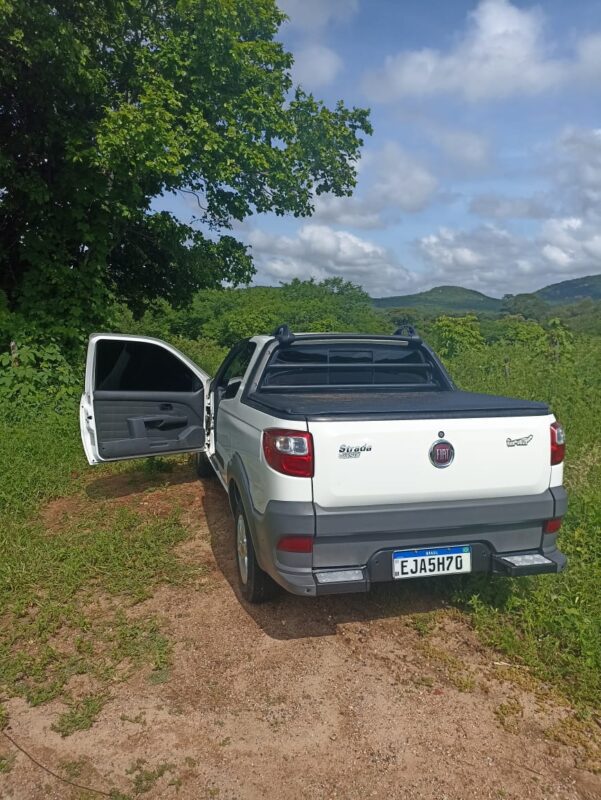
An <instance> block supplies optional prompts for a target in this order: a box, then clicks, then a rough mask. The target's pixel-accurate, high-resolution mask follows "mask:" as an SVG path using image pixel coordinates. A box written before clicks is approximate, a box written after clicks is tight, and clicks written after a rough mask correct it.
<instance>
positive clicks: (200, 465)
mask: <svg viewBox="0 0 601 800" xmlns="http://www.w3.org/2000/svg"><path fill="white" fill-rule="evenodd" d="M194 469H195V470H196V475H197V476H198V477H199V478H202V479H203V480H206V479H207V478H214V477H215V470H214V469H213V467H212V466H211V462H210V461H209V457H208V455H207V454H206V453H194Z"/></svg>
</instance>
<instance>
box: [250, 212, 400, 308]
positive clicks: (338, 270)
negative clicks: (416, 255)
mask: <svg viewBox="0 0 601 800" xmlns="http://www.w3.org/2000/svg"><path fill="white" fill-rule="evenodd" d="M248 241H249V244H251V245H252V252H253V257H254V259H255V264H256V266H257V276H256V278H255V280H256V282H257V283H277V282H279V281H290V280H292V279H293V278H301V279H303V280H306V279H308V278H315V279H317V280H323V279H324V278H329V277H336V276H341V277H343V278H344V279H345V280H350V281H353V282H355V283H359V284H361V285H362V286H363V287H364V288H365V289H366V290H367V291H368V292H370V293H371V294H373V295H379V294H391V293H394V292H395V291H411V286H412V278H411V276H410V275H409V273H408V272H407V270H405V269H404V268H403V267H402V266H401V265H400V264H399V263H398V262H397V261H396V259H395V257H394V256H393V255H392V254H391V253H390V252H389V251H388V250H386V248H384V247H381V246H380V245H377V244H375V243H373V242H370V241H367V240H366V239H361V238H360V237H358V236H355V235H354V234H352V233H349V232H347V231H336V230H333V229H332V228H330V227H328V226H327V225H314V224H306V225H303V226H302V227H301V228H300V229H299V230H298V231H297V233H296V234H295V235H294V236H277V235H274V234H270V233H266V232H264V231H260V230H254V231H252V232H251V234H250V236H249V239H248Z"/></svg>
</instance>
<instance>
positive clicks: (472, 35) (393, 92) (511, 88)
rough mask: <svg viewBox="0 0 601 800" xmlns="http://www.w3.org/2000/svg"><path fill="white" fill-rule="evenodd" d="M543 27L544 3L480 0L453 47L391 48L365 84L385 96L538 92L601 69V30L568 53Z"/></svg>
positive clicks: (383, 98) (375, 95) (371, 93)
mask: <svg viewBox="0 0 601 800" xmlns="http://www.w3.org/2000/svg"><path fill="white" fill-rule="evenodd" d="M544 34H545V30H544V19H543V16H542V13H541V11H540V10H539V9H538V8H530V9H522V8H519V7H517V6H515V5H512V3H510V2H509V0H481V2H480V3H479V5H478V6H477V7H476V8H475V9H474V11H472V12H471V13H470V14H469V16H468V24H467V29H466V31H465V32H464V34H463V35H462V36H461V38H460V39H459V40H458V41H457V43H456V45H455V46H454V47H452V48H450V49H449V50H448V51H446V52H445V51H441V50H435V49H432V48H424V49H422V50H413V51H412V50H405V51H401V52H399V53H397V54H396V55H392V56H388V57H387V58H386V60H385V62H384V66H383V67H382V68H381V69H379V70H376V71H372V72H370V73H368V74H367V75H366V76H365V80H364V88H365V91H366V92H367V94H368V96H369V97H370V99H372V100H376V101H381V102H391V101H394V100H396V99H398V98H401V97H410V96H414V97H418V96H425V95H435V94H443V93H452V94H457V95H460V96H463V97H464V98H465V99H467V100H469V101H478V100H485V99H499V98H507V97H511V96H517V95H522V96H529V95H536V94H539V93H541V92H545V91H548V90H550V89H555V88H557V87H560V86H562V85H565V84H566V83H568V82H572V81H581V80H588V79H594V77H595V75H598V74H599V69H600V67H601V35H592V36H588V37H586V38H584V39H581V40H580V41H579V42H578V43H577V46H576V48H575V52H574V54H573V55H572V57H571V58H569V59H568V58H559V57H557V56H556V55H554V53H553V47H552V45H551V44H550V43H549V42H547V41H546V39H545V35H544Z"/></svg>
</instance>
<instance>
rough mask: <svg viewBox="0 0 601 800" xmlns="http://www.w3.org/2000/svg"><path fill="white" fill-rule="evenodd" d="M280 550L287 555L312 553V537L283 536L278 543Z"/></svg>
mask: <svg viewBox="0 0 601 800" xmlns="http://www.w3.org/2000/svg"><path fill="white" fill-rule="evenodd" d="M277 549H278V550H283V551H284V552H286V553H312V552H313V537H312V536H282V538H281V539H280V541H279V542H278V548H277Z"/></svg>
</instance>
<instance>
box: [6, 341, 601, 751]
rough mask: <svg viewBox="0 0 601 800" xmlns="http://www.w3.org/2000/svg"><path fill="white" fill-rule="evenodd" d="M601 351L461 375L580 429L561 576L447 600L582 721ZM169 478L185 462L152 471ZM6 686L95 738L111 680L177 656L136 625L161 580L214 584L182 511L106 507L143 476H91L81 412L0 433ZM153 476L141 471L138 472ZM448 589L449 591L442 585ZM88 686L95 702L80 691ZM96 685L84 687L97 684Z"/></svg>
mask: <svg viewBox="0 0 601 800" xmlns="http://www.w3.org/2000/svg"><path fill="white" fill-rule="evenodd" d="M600 364H601V342H600V341H599V340H598V339H586V338H582V339H581V340H578V341H577V342H576V343H575V346H574V348H573V349H572V350H570V351H569V352H568V353H567V354H564V355H563V356H562V357H561V358H556V357H554V356H553V355H552V354H551V355H549V357H548V358H541V357H534V356H533V355H532V354H531V350H530V348H527V347H523V348H522V347H520V346H517V345H516V346H514V347H512V348H509V349H508V348H507V346H506V345H493V346H489V347H486V348H484V349H481V350H478V351H473V352H467V353H463V354H462V355H461V356H459V357H457V358H455V359H454V360H452V361H451V362H450V363H449V367H450V369H451V371H452V373H453V375H454V376H455V377H456V379H457V381H458V383H459V384H460V385H462V386H463V387H465V388H469V389H474V390H482V391H492V392H495V393H504V394H510V395H518V396H523V397H531V398H538V399H544V400H548V401H549V402H550V403H551V405H552V407H553V409H554V411H555V413H556V414H557V416H558V417H559V418H560V419H561V420H562V422H563V423H564V424H565V426H566V428H567V433H568V464H567V471H566V482H567V486H568V488H569V491H570V509H569V513H568V516H567V518H566V521H565V523H564V526H563V528H562V532H561V537H560V544H561V547H562V549H563V550H564V551H565V552H566V553H567V555H568V557H569V559H570V565H569V569H568V570H567V572H566V573H564V574H563V575H561V576H558V577H548V576H547V577H545V576H543V577H540V578H526V579H521V580H517V581H509V580H507V579H503V578H496V579H494V580H490V579H488V578H478V577H474V578H471V579H469V580H468V581H463V582H459V581H458V582H447V583H446V584H445V585H444V587H442V588H441V589H440V591H442V593H443V594H444V596H445V597H446V598H447V599H452V600H453V601H454V602H455V603H456V604H457V605H458V606H459V607H461V608H462V609H463V610H464V611H465V613H467V614H469V615H471V618H472V620H473V623H474V625H475V627H476V628H477V630H478V631H479V632H480V633H481V635H482V637H483V638H484V639H485V641H487V642H489V643H491V644H493V645H494V646H496V647H497V648H499V649H500V650H502V651H504V652H505V653H507V654H508V655H509V656H510V657H511V658H512V659H514V660H516V661H517V662H522V663H524V664H526V665H528V667H529V668H530V669H531V670H532V671H533V672H534V673H535V674H536V675H537V676H538V677H541V678H542V679H543V680H546V681H548V682H550V683H552V684H554V685H555V686H556V687H558V689H560V690H561V691H562V692H563V693H564V694H566V696H568V697H569V698H570V699H571V700H572V701H574V702H576V703H577V704H578V705H579V706H580V707H581V708H582V709H583V712H586V710H587V709H588V710H589V711H590V710H592V709H597V710H598V709H599V708H601V599H600V598H601V594H600V592H599V586H601V459H600V451H599V449H598V447H595V442H596V441H598V437H599V433H598V432H599V430H600V429H601V400H600V389H601V385H600V384H601V376H600V369H599V365H600ZM141 463H142V465H143V466H142V468H143V469H144V470H145V472H146V476H148V475H151V476H152V479H153V481H155V482H157V483H160V482H161V481H164V482H168V481H169V480H170V470H171V469H172V468H173V466H172V464H171V462H168V461H161V460H158V461H155V460H149V461H147V462H141ZM0 464H1V465H2V474H1V475H0V548H1V552H2V558H1V559H0V604H1V608H2V614H1V616H0V675H1V676H2V677H1V681H2V687H1V691H2V696H3V698H5V699H6V698H9V697H12V696H22V697H24V698H26V699H27V701H28V702H30V703H32V704H39V703H43V702H45V701H48V700H50V699H53V698H57V697H60V698H62V699H63V700H64V701H65V702H66V703H67V711H66V712H65V713H64V714H62V715H61V716H60V718H59V719H58V721H57V723H56V729H57V730H59V731H60V732H61V733H62V734H63V735H68V734H69V733H71V732H73V731H74V730H79V729H83V728H86V727H89V726H90V725H91V724H92V723H93V720H94V717H95V715H96V714H97V713H98V712H99V710H100V709H101V708H102V705H103V702H104V700H105V699H106V697H107V696H108V694H109V692H110V687H111V685H112V683H113V682H114V681H116V680H120V678H121V677H122V676H123V675H125V674H130V673H131V671H132V670H140V669H143V670H146V673H147V675H148V678H149V679H150V680H153V681H157V682H160V681H162V680H164V679H165V676H166V675H167V674H168V667H169V658H170V646H169V641H168V638H167V637H166V635H165V633H164V631H163V629H162V626H161V620H160V618H157V617H155V616H148V617H145V616H144V615H140V614H136V613H132V610H135V608H136V604H138V603H139V602H140V601H141V600H143V599H144V598H146V597H148V596H149V595H151V594H152V593H153V591H154V590H155V589H156V587H157V586H159V585H160V584H161V583H165V582H169V583H173V582H177V583H182V582H188V583H189V584H190V585H191V586H192V585H194V584H195V582H196V581H198V579H199V574H198V570H197V569H196V568H195V565H194V564H193V563H189V562H187V561H186V560H185V559H182V558H180V557H178V556H177V553H176V545H177V544H178V543H179V542H181V541H183V540H184V539H185V538H186V536H187V535H188V534H187V531H186V527H185V524H183V522H182V509H179V508H177V507H176V508H169V509H162V510H161V513H149V512H148V510H147V509H145V508H144V507H142V506H140V507H135V508H132V507H130V506H128V505H127V504H125V503H120V502H118V501H117V500H115V499H114V498H113V499H108V498H103V495H102V492H101V491H100V490H99V489H98V483H99V482H100V483H101V482H102V480H103V479H106V478H111V479H113V480H120V481H124V482H125V483H126V484H127V482H128V481H132V480H135V473H134V471H133V468H132V466H131V465H129V464H127V463H125V464H121V465H106V466H102V467H100V468H96V469H95V470H94V471H92V470H90V469H89V468H88V467H87V465H86V464H85V462H84V459H83V455H82V453H81V445H80V442H79V432H78V429H77V414H76V407H75V406H74V407H73V408H72V409H70V410H68V411H65V412H63V413H61V414H53V413H50V412H48V413H46V414H40V413H38V414H37V415H36V417H35V425H32V424H30V423H29V422H28V423H27V424H25V423H11V422H10V421H4V422H2V423H1V425H0ZM136 468H137V469H140V463H138V464H137V465H136ZM437 591H439V589H437ZM73 676H81V678H82V681H83V683H82V685H83V686H84V687H85V691H81V692H79V693H78V694H77V695H74V694H72V693H70V691H69V690H68V687H69V686H70V685H71V683H72V679H73ZM84 678H85V680H83V679H84Z"/></svg>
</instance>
